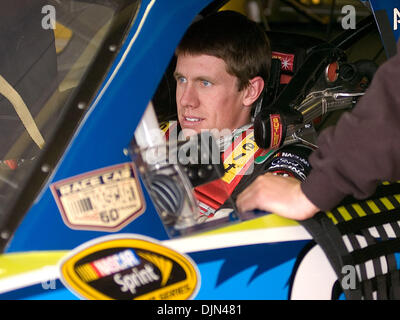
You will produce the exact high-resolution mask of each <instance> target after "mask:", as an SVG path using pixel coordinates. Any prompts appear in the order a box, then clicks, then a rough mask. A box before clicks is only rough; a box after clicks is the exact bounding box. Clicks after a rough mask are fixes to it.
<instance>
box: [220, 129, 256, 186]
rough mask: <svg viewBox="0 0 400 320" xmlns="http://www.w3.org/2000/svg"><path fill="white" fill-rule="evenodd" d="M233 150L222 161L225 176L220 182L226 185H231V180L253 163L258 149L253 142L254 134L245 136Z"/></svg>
mask: <svg viewBox="0 0 400 320" xmlns="http://www.w3.org/2000/svg"><path fill="white" fill-rule="evenodd" d="M233 148H234V149H233V152H231V153H230V154H229V155H228V156H227V157H226V158H225V160H224V168H225V174H224V176H223V177H222V180H223V181H225V182H226V183H231V182H232V180H233V179H234V178H235V177H236V176H237V175H238V174H239V173H241V171H242V169H244V168H245V170H246V169H247V168H246V165H247V164H249V163H250V164H251V163H252V162H253V159H254V154H255V153H256V152H257V150H258V149H259V148H258V146H257V144H256V143H255V141H254V132H251V133H249V134H248V135H246V137H245V138H244V139H243V140H242V141H240V143H238V144H237V145H236V146H234V147H233ZM243 173H244V172H243Z"/></svg>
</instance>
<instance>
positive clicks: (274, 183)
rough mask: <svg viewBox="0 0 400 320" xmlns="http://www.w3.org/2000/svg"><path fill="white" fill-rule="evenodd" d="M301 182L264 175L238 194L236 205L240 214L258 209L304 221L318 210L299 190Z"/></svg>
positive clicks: (289, 178)
mask: <svg viewBox="0 0 400 320" xmlns="http://www.w3.org/2000/svg"><path fill="white" fill-rule="evenodd" d="M300 186H301V181H299V180H298V179H296V178H292V177H282V176H279V175H273V174H272V173H266V174H264V175H262V176H259V177H257V179H256V180H255V181H254V182H253V183H252V184H251V185H250V186H249V187H248V188H246V189H245V190H244V191H243V192H242V193H241V194H239V196H238V198H237V201H236V205H237V207H238V209H239V211H240V212H245V211H251V210H254V209H259V210H263V211H268V212H274V213H277V214H279V215H281V216H283V217H286V218H290V219H296V220H304V219H308V218H310V217H312V216H313V215H314V214H315V213H317V212H319V211H320V209H319V208H318V207H316V206H315V205H314V204H313V203H312V202H311V201H310V200H308V198H307V197H306V196H305V194H304V193H303V192H302V190H301V187H300Z"/></svg>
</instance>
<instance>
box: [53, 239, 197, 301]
mask: <svg viewBox="0 0 400 320" xmlns="http://www.w3.org/2000/svg"><path fill="white" fill-rule="evenodd" d="M60 268H61V272H60V274H61V280H62V282H63V283H64V285H65V286H66V287H67V288H69V289H70V290H71V291H72V292H74V293H75V294H77V295H78V296H79V297H81V298H85V299H94V300H100V299H101V300H103V299H118V300H134V299H135V300H136V299H137V300H183V299H191V298H193V297H194V296H195V295H196V294H197V291H198V288H199V286H200V276H199V271H198V270H197V267H196V266H195V264H194V263H193V262H192V260H191V259H190V258H189V257H187V256H185V255H182V254H180V253H178V252H176V251H174V250H172V249H169V248H167V247H165V246H163V245H161V244H159V243H157V242H156V241H155V240H153V239H151V238H148V237H143V236H140V235H132V234H129V235H128V234H120V235H111V236H105V237H101V238H98V239H95V240H92V241H90V242H88V243H86V244H83V245H81V246H79V247H78V248H76V249H75V250H73V251H72V252H71V253H70V254H69V255H68V256H67V257H66V258H64V259H63V260H62V261H61V265H60Z"/></svg>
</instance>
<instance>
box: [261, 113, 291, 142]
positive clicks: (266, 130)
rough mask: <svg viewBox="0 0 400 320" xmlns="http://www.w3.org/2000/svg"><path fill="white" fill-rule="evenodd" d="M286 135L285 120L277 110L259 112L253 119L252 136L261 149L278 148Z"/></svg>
mask: <svg viewBox="0 0 400 320" xmlns="http://www.w3.org/2000/svg"><path fill="white" fill-rule="evenodd" d="M285 135H286V121H285V118H284V116H283V115H282V114H281V113H279V112H278V111H269V112H268V113H267V114H263V115H261V114H259V115H257V117H256V118H255V119H254V138H255V141H256V143H257V145H258V146H259V147H260V148H263V149H270V148H273V149H278V148H279V147H281V146H282V144H283V142H284V140H285Z"/></svg>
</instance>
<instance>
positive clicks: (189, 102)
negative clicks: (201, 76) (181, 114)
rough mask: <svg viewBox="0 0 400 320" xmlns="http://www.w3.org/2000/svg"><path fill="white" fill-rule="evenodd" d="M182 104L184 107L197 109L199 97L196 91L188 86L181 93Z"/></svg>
mask: <svg viewBox="0 0 400 320" xmlns="http://www.w3.org/2000/svg"><path fill="white" fill-rule="evenodd" d="M180 104H181V106H183V107H192V108H195V107H197V106H198V97H197V92H196V89H195V88H194V87H193V86H192V85H191V84H188V85H186V86H185V87H184V88H182V91H181V97H180Z"/></svg>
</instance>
